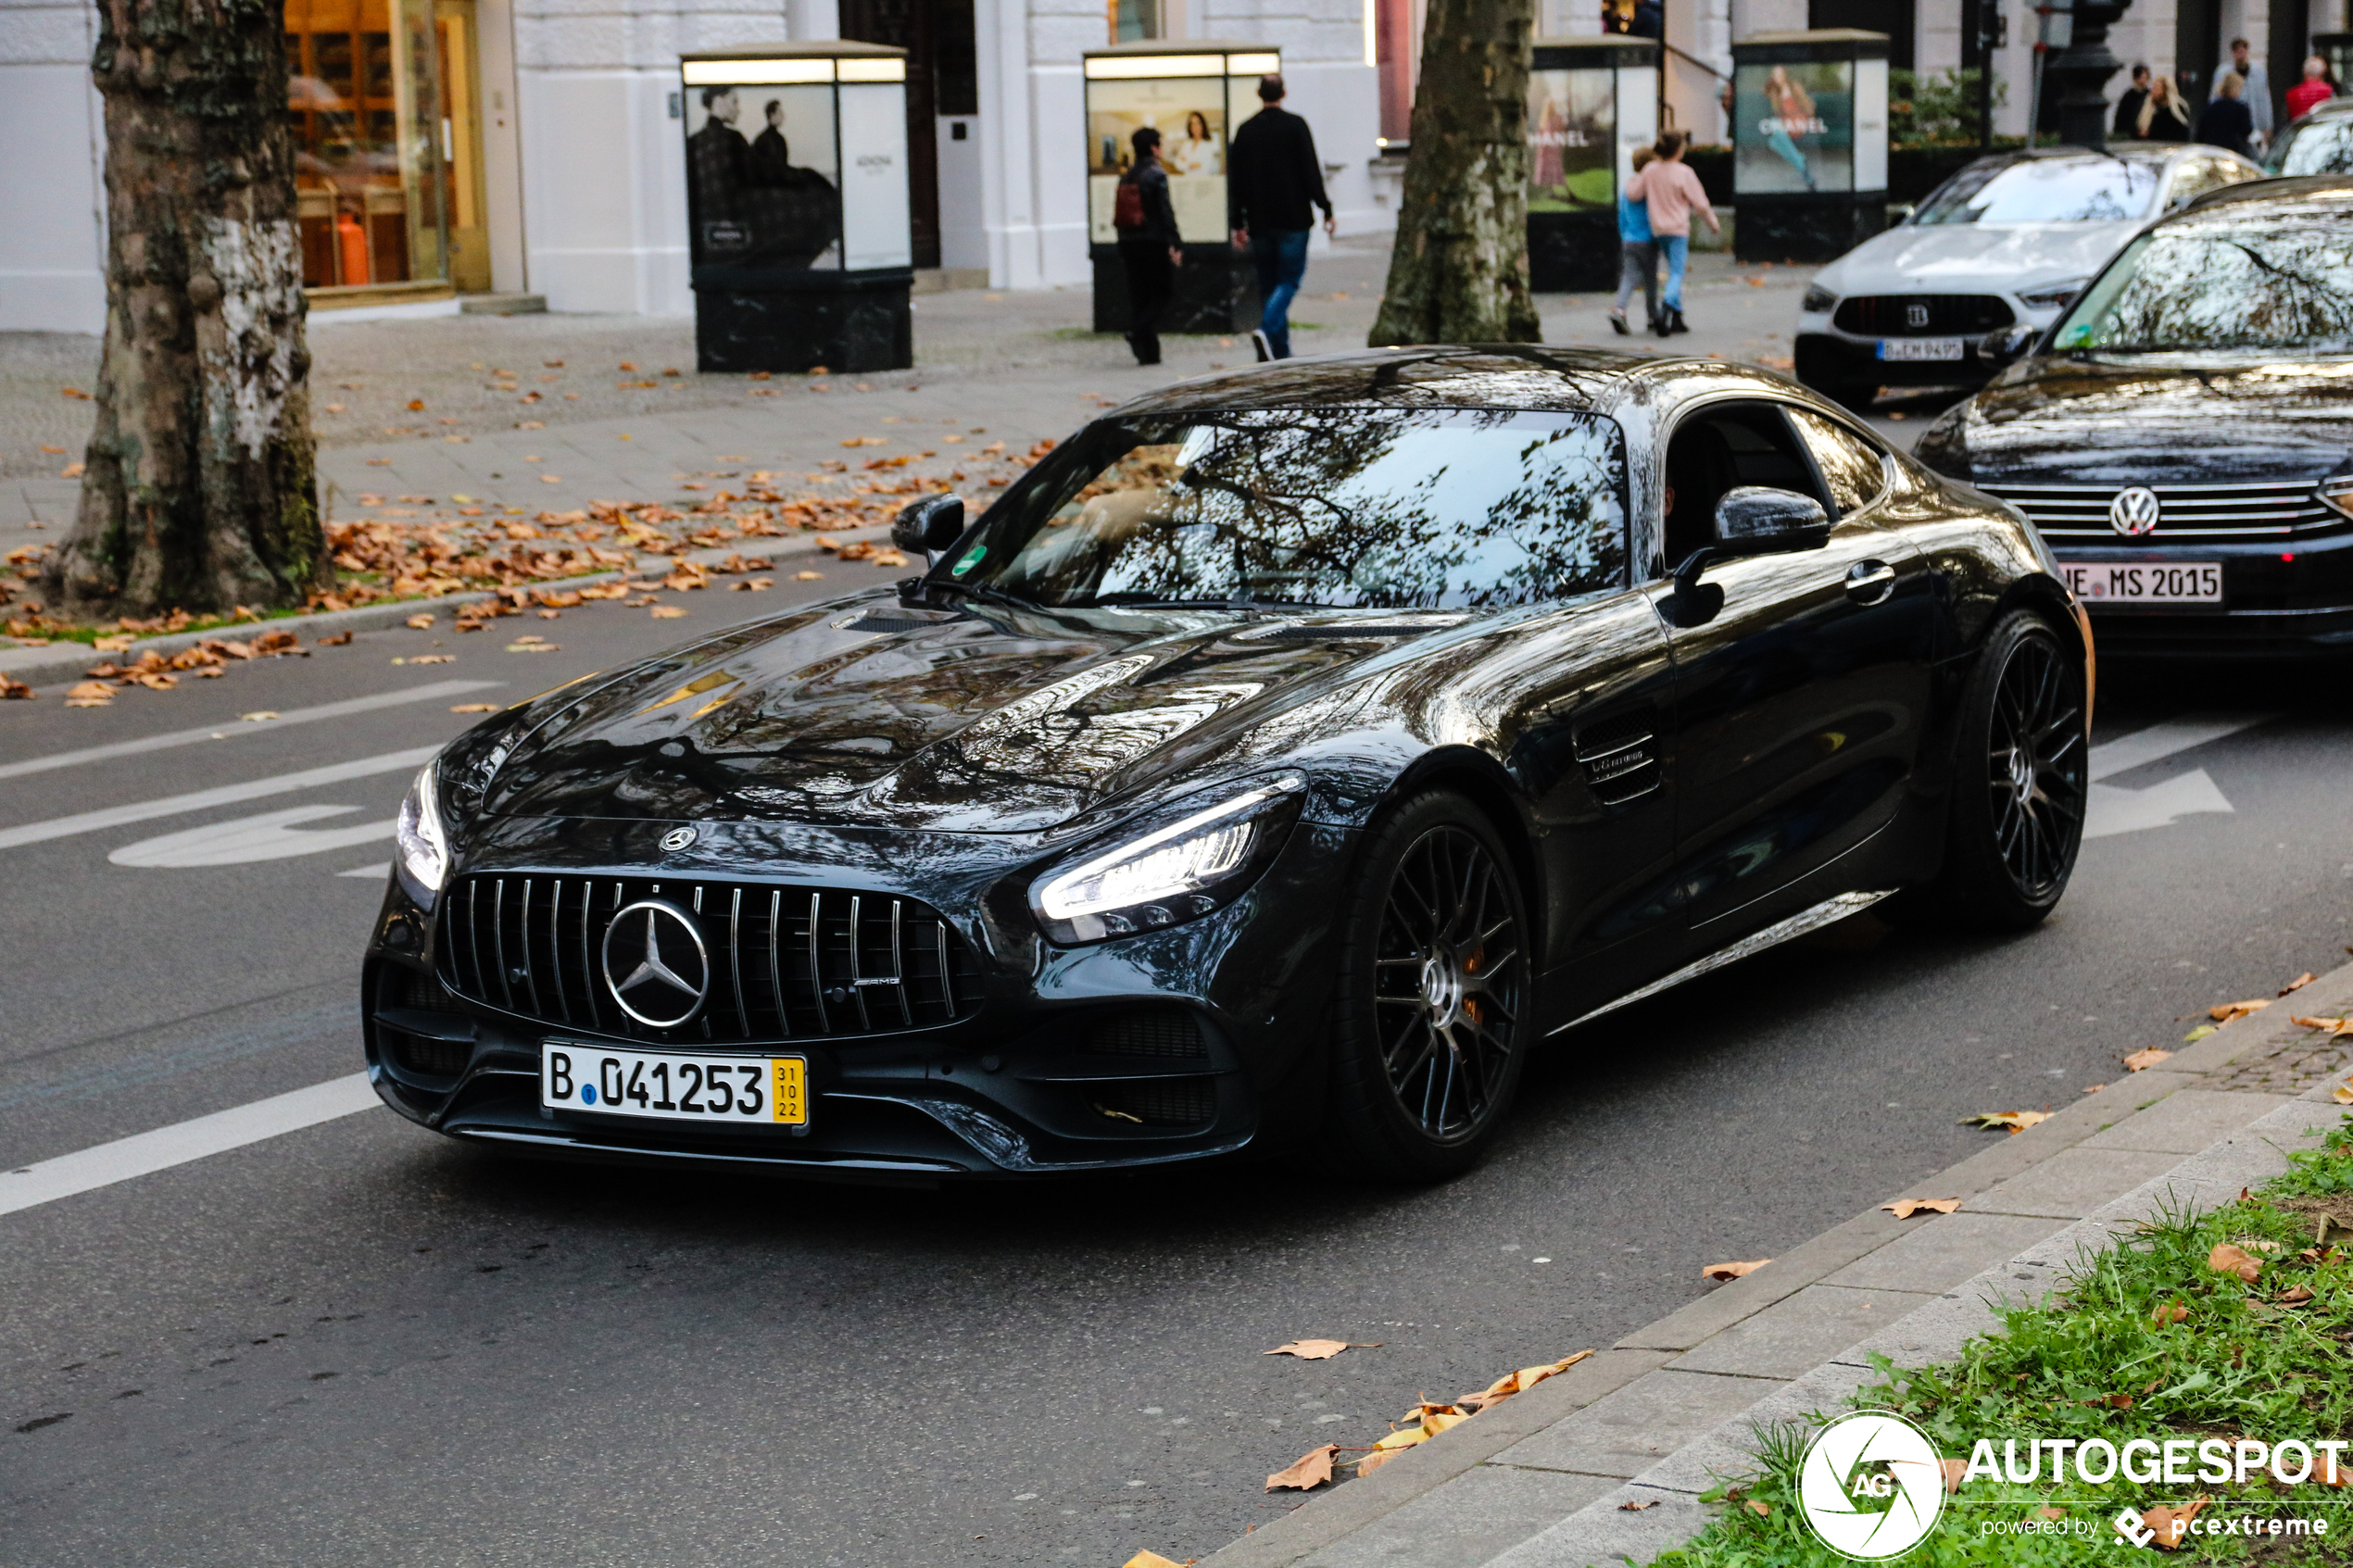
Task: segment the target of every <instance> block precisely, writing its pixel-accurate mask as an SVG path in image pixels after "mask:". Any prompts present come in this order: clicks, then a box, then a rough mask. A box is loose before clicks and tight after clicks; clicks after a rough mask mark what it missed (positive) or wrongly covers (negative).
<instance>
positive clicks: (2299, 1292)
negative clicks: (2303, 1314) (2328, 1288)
mask: <svg viewBox="0 0 2353 1568" xmlns="http://www.w3.org/2000/svg"><path fill="white" fill-rule="evenodd" d="M2311 1299H2312V1292H2311V1291H2310V1290H2309V1288H2308V1287H2306V1286H2301V1285H2299V1286H2296V1287H2295V1288H2293V1289H2291V1290H2288V1291H2286V1292H2284V1293H2283V1294H2282V1295H2281V1297H2280V1305H2281V1306H2283V1307H2301V1306H2305V1305H2307V1304H2309V1302H2310V1301H2311Z"/></svg>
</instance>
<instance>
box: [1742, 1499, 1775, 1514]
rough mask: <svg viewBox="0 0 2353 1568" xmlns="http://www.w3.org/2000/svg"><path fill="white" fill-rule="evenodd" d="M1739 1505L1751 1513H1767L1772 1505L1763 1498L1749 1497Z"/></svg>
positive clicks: (1771, 1508) (1771, 1509) (1770, 1510)
mask: <svg viewBox="0 0 2353 1568" xmlns="http://www.w3.org/2000/svg"><path fill="white" fill-rule="evenodd" d="M1741 1506H1742V1507H1743V1508H1745V1509H1747V1510H1748V1511H1749V1512H1751V1513H1755V1514H1768V1513H1771V1512H1773V1505H1772V1504H1771V1503H1769V1502H1767V1501H1766V1500H1765V1499H1763V1498H1751V1499H1748V1501H1746V1502H1744V1503H1743V1504H1742V1505H1741Z"/></svg>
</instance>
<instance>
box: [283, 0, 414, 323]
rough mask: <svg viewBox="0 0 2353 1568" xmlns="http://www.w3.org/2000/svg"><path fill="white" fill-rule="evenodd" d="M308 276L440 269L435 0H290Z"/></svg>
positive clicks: (410, 274)
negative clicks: (433, 5) (433, 3)
mask: <svg viewBox="0 0 2353 1568" xmlns="http://www.w3.org/2000/svg"><path fill="white" fill-rule="evenodd" d="M285 16H286V63H287V71H288V77H289V81H288V91H287V113H288V119H289V121H290V125H291V129H292V131H293V133H294V142H295V188H296V212H297V215H298V217H299V220H300V224H301V230H302V264H303V279H302V281H303V283H304V285H305V286H306V287H308V288H312V289H337V288H364V287H381V286H383V285H384V284H388V283H414V282H440V281H442V280H444V279H446V278H447V261H446V257H447V248H448V247H447V233H446V226H447V213H446V211H445V201H444V197H443V189H442V187H443V181H444V169H443V161H442V156H441V155H442V141H443V139H444V138H443V133H442V129H441V121H442V118H443V117H442V112H441V110H442V94H441V91H440V81H439V72H438V70H437V69H436V66H437V58H436V56H437V49H436V47H435V37H434V17H433V10H432V5H431V0H286V6H285Z"/></svg>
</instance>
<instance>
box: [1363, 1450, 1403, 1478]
mask: <svg viewBox="0 0 2353 1568" xmlns="http://www.w3.org/2000/svg"><path fill="white" fill-rule="evenodd" d="M1404 1451H1405V1450H1404V1449H1374V1450H1373V1451H1372V1452H1371V1453H1368V1454H1366V1455H1365V1457H1364V1458H1363V1459H1360V1460H1358V1461H1356V1474H1357V1475H1358V1476H1359V1477H1360V1478H1361V1477H1363V1476H1366V1475H1370V1474H1372V1473H1373V1472H1374V1471H1376V1470H1378V1469H1379V1468H1380V1467H1381V1466H1382V1465H1384V1464H1387V1463H1388V1462H1389V1461H1390V1460H1393V1459H1395V1458H1396V1457H1397V1456H1398V1455H1399V1454H1401V1453H1403V1452H1404Z"/></svg>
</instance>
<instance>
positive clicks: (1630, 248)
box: [1609, 147, 1658, 337]
mask: <svg viewBox="0 0 2353 1568" xmlns="http://www.w3.org/2000/svg"><path fill="white" fill-rule="evenodd" d="M1657 156H1658V155H1657V154H1655V153H1654V152H1652V151H1651V149H1650V148H1648V147H1637V148H1635V149H1634V172H1635V173H1637V174H1640V173H1641V172H1642V167H1643V165H1645V164H1647V163H1649V162H1650V161H1651V159H1652V158H1654V157H1657ZM1617 243H1618V255H1619V257H1620V260H1619V263H1618V272H1617V304H1616V305H1614V306H1612V307H1610V312H1609V324H1610V325H1611V326H1612V327H1613V328H1615V329H1617V335H1618V336H1620V337H1624V336H1626V335H1627V334H1628V332H1629V328H1628V327H1627V325H1626V306H1627V303H1628V302H1629V301H1630V300H1631V299H1632V298H1633V297H1634V288H1635V285H1636V284H1638V283H1639V284H1640V285H1641V286H1642V308H1643V312H1644V314H1645V315H1646V316H1647V317H1648V320H1647V322H1646V323H1645V327H1646V330H1647V329H1655V328H1656V326H1657V325H1658V245H1657V243H1656V242H1655V241H1654V240H1653V239H1652V238H1651V214H1650V208H1649V207H1647V206H1645V205H1644V204H1643V203H1642V202H1638V201H1629V200H1628V199H1627V198H1626V197H1625V196H1624V195H1623V194H1620V195H1619V196H1618V198H1617Z"/></svg>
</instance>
